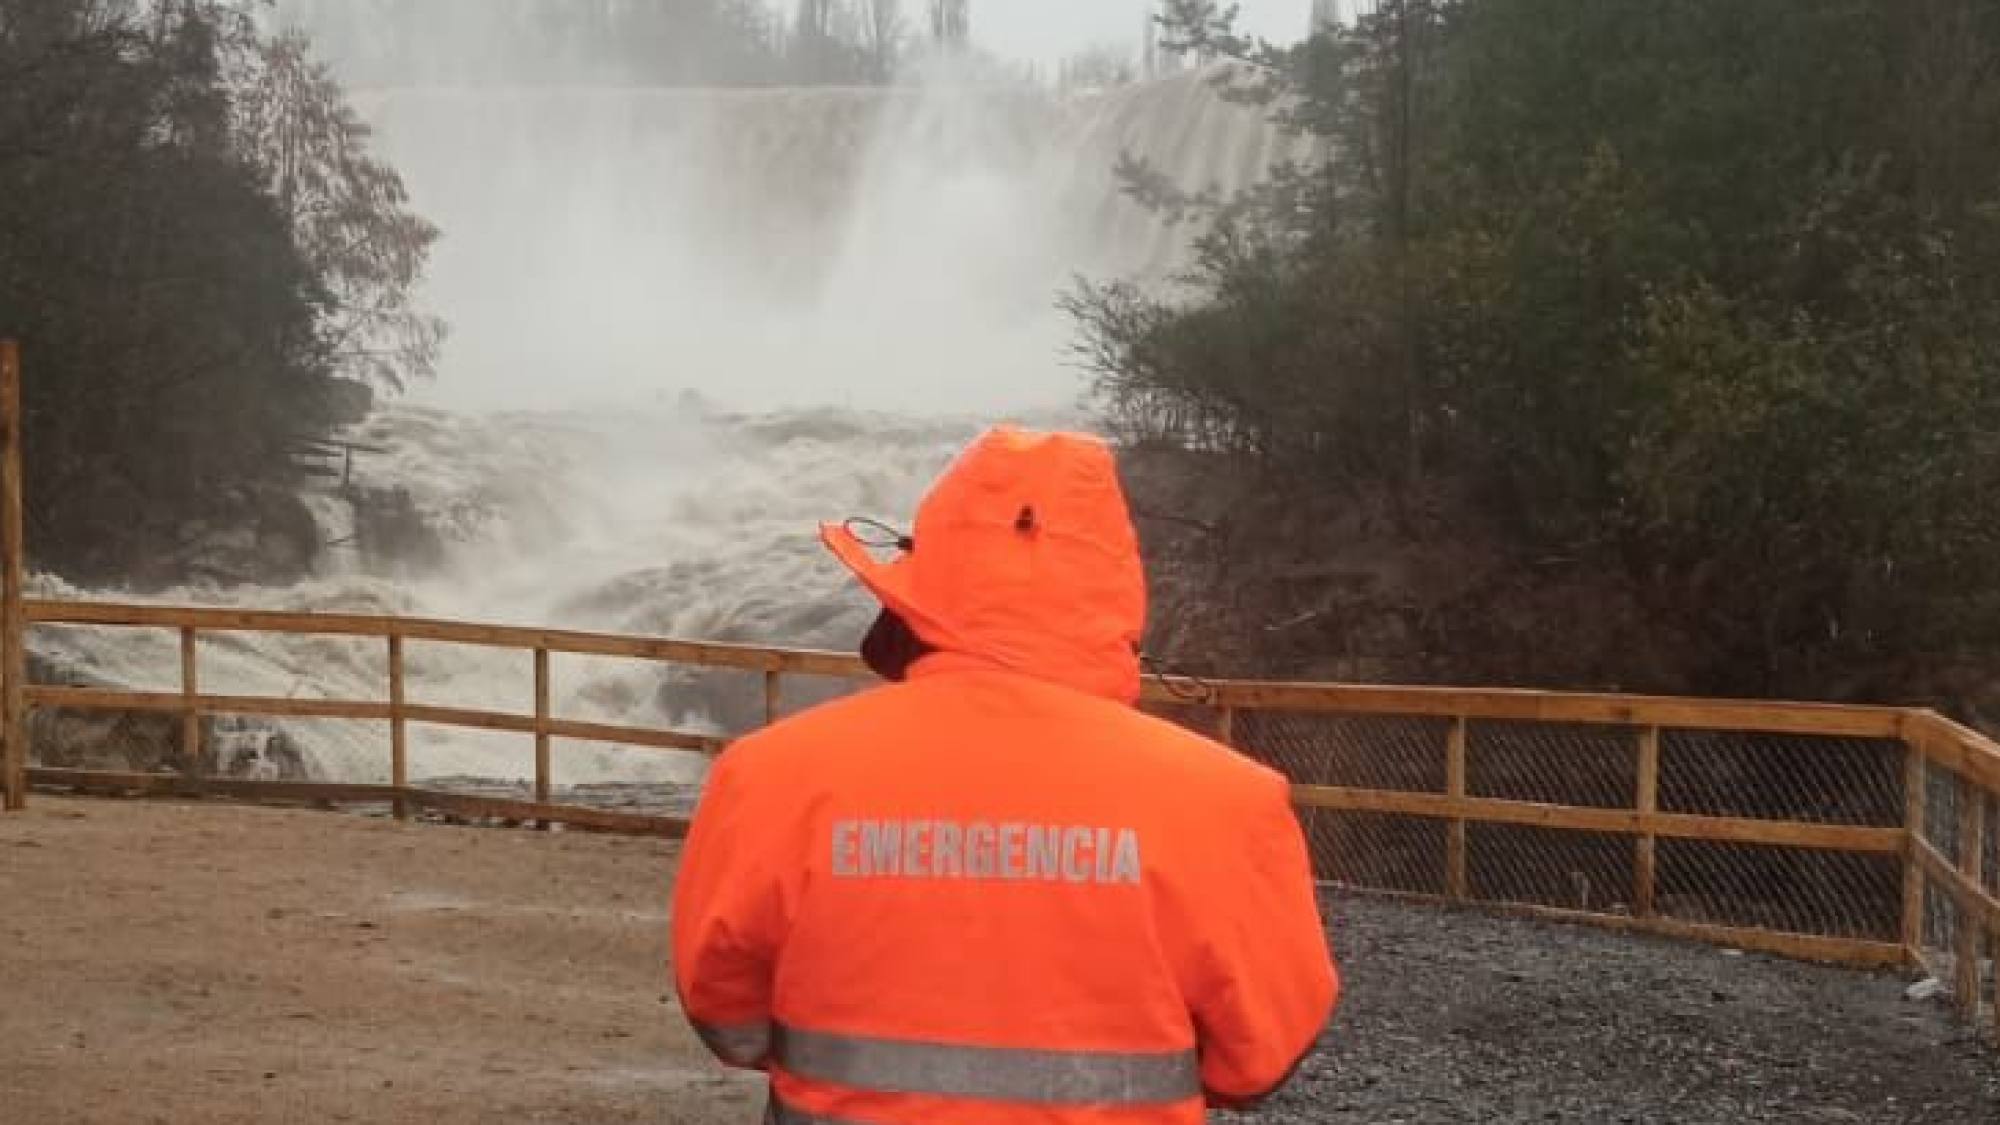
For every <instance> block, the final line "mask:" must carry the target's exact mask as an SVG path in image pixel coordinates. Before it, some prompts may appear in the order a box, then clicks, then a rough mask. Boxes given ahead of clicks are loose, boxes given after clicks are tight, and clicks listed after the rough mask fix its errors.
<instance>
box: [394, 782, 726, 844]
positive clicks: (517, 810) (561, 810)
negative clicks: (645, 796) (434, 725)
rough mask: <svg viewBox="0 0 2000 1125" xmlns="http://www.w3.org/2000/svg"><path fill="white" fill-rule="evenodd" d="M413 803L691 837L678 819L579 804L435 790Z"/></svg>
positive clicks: (416, 795)
mask: <svg viewBox="0 0 2000 1125" xmlns="http://www.w3.org/2000/svg"><path fill="white" fill-rule="evenodd" d="M409 797H410V801H411V802H412V803H413V804H415V805H416V806H417V807H419V808H426V809H432V810H435V811H437V812H443V813H450V814H453V815H456V816H463V817H481V818H491V819H495V820H512V821H519V822H522V823H526V822H529V821H534V822H539V823H552V824H566V825H570V826H572V827H576V828H588V829H592V830H595V831H599V832H615V833H619V834H621V835H628V836H662V837H666V838H669V839H680V838H682V837H684V836H686V835H687V826H688V822H687V820H686V819H685V818H682V817H674V816H653V815H649V814H645V813H629V812H616V811H613V810H610V809H588V808H582V807H580V806H576V805H553V804H543V803H539V802H535V801H511V800H507V799H506V798H503V797H484V796H476V795H473V794H470V793H441V792H438V791H436V790H432V789H412V790H410V791H409Z"/></svg>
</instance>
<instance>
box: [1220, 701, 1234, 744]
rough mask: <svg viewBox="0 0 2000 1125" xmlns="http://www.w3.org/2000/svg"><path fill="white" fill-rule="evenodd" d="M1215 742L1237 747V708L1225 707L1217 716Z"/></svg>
mask: <svg viewBox="0 0 2000 1125" xmlns="http://www.w3.org/2000/svg"><path fill="white" fill-rule="evenodd" d="M1215 740H1216V741H1217V742H1220V743H1222V744H1223V745H1224V746H1232V747H1233V746H1235V745H1236V708H1234V707H1224V708H1223V709H1222V710H1221V711H1220V712H1218V713H1217V714H1216V716H1215Z"/></svg>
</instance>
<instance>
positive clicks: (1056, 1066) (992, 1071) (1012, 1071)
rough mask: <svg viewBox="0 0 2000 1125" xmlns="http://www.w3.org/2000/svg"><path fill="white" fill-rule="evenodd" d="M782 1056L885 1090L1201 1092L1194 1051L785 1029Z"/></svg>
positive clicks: (798, 1067)
mask: <svg viewBox="0 0 2000 1125" xmlns="http://www.w3.org/2000/svg"><path fill="white" fill-rule="evenodd" d="M777 1061H778V1063H779V1065H781V1066H783V1067H784V1068H785V1069H786V1070H787V1071H790V1072H791V1073H793V1074H796V1075H798V1076H799V1077H801V1078H809V1079H817V1080H818V1081H821V1082H831V1083H833V1084H835V1085H838V1086H846V1087H849V1088H851V1089H857V1090H876V1091H881V1092H884V1093H897V1094H937V1095H941V1096H944V1097H954V1098H978V1099H981V1100H983V1101H998V1102H1026V1103H1035V1104H1051V1105H1165V1104H1168V1103H1171V1102H1178V1101H1185V1100H1187V1099H1189V1098H1195V1097H1200V1096H1201V1067H1200V1064H1199V1062H1198V1061H1197V1060H1196V1058H1195V1053H1194V1052H1193V1051H1170V1052H1166V1053H1162V1054H1119V1053H1112V1052H1101V1051H1041V1050H1026V1049H1020V1048H1013V1047H960V1046H953V1045H949V1044H944V1043H913V1042H907V1041H903V1040H895V1039H865V1038H861V1037H859V1036H852V1035H831V1034H828V1033H826V1032H819V1031H800V1030H798V1029H796V1028H789V1027H780V1028H779V1029H778V1043H777Z"/></svg>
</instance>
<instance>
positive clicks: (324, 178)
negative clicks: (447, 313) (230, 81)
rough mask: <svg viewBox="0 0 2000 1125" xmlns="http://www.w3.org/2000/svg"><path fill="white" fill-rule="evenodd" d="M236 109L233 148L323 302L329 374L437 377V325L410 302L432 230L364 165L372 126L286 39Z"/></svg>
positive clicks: (382, 172)
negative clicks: (250, 167) (253, 169)
mask: <svg viewBox="0 0 2000 1125" xmlns="http://www.w3.org/2000/svg"><path fill="white" fill-rule="evenodd" d="M234 103H235V105H236V108H237V113H236V124H235V128H236V142H237V144H238V145H239V146H240V147H241V149H242V151H243V152H244V153H245V154H246V155H247V156H248V157H249V158H250V159H251V160H252V161H253V162H255V164H256V165H257V166H258V168H259V169H260V170H261V171H262V172H263V174H264V176H265V177H266V182H267V185H268V188H269V190H270V192H271V193H272V194H273V195H274V196H275V197H276V199H277V201H278V204H279V206H280V207H281V208H282V209H283V211H284V213H285V214H286V215H288V216H289V217H290V220H291V224H292V230H293V235H294V238H295V239H296V241H297V243H298V246H299V249H300V250H301V252H303V253H304V255H305V257H306V261H307V262H308V264H309V265H310V266H311V267H312V269H313V270H314V272H315V273H316V274H317V275H318V277H319V278H320V282H321V284H322V285H323V286H325V288H326V290H327V295H326V296H327V299H326V304H325V306H324V312H323V314H322V316H321V320H320V333H321V337H322V346H323V347H325V348H326V350H327V351H328V353H329V354H331V355H332V357H333V362H334V364H335V370H336V372H337V373H338V374H341V375H344V376H346V377H348V378H352V379H356V380H359V381H362V382H366V383H370V384H374V385H378V386H382V387H386V388H389V389H394V390H401V389H402V388H403V387H404V386H405V385H406V384H407V383H409V382H410V381H411V380H413V379H426V378H429V377H431V376H433V375H434V374H435V373H436V369H437V360H438V354H439V349H440V345H441V344H442V342H443V339H444V335H445V326H444V322H443V321H442V320H440V319H439V318H437V317H435V316H430V315H427V314H424V313H422V312H419V311H417V309H416V308H415V307H414V306H413V304H412V296H413V293H414V291H415V289H416V286H417V283H418V281H419V280H420V279H421V276H422V274H423V270H424V267H425V265H426V263H427V261H428V259H429V255H430V249H431V246H432V244H433V243H435V242H436V240H437V237H438V231H437V228H436V227H434V226H432V225H431V224H430V223H429V222H427V221H425V220H424V219H423V218H422V217H420V216H418V215H416V214H414V213H412V212H411V211H410V210H409V206H408V203H409V197H408V194H407V192H406V191H405V190H404V187H403V182H402V178H401V177H400V176H398V175H397V174H396V172H395V170H394V169H392V168H390V167H388V166H387V165H385V164H383V163H382V162H381V161H379V160H377V159H375V158H374V157H373V156H372V155H371V154H370V153H369V151H368V140H369V133H370V130H369V128H368V126H367V125H366V124H365V123H363V122H362V120H361V119H360V117H359V116H358V115H357V114H356V113H355V112H354V110H353V107H351V106H350V105H349V104H348V102H347V99H346V95H345V93H344V92H343V91H342V90H341V88H340V85H339V83H337V82H335V81H334V79H333V77H332V75H331V74H330V72H329V71H328V70H327V68H326V67H325V65H324V64H321V63H319V62H317V61H315V60H314V59H313V58H312V55H311V45H310V42H309V41H308V40H307V39H306V38H305V37H304V36H303V35H302V34H299V33H297V32H288V33H284V34H281V35H279V36H277V37H276V38H274V39H272V40H270V41H269V42H268V43H266V44H264V45H263V48H262V50H261V52H260V54H259V57H258V60H257V65H256V67H255V68H254V69H253V70H252V72H251V73H250V75H249V76H248V77H247V79H246V80H245V81H244V82H243V83H242V85H241V87H240V88H239V89H238V90H236V91H235V96H234Z"/></svg>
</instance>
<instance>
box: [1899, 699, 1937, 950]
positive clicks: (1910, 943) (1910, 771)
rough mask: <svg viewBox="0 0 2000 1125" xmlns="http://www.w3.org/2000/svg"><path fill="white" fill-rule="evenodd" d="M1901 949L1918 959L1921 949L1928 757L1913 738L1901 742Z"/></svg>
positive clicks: (1922, 937) (1922, 941)
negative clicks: (1920, 861) (1921, 847)
mask: <svg viewBox="0 0 2000 1125" xmlns="http://www.w3.org/2000/svg"><path fill="white" fill-rule="evenodd" d="M1903 747H1904V751H1903V755H1904V756H1903V831H1904V833H1905V834H1907V836H1908V837H1909V839H1908V840H1907V841H1906V844H1905V847H1904V849H1903V948H1905V949H1907V950H1909V951H1910V956H1912V957H1914V958H1919V959H1921V958H1922V956H1923V952H1924V869H1923V868H1922V867H1919V866H1918V865H1917V843H1918V842H1919V841H1921V840H1922V839H1923V838H1924V808H1925V803H1926V801H1925V793H1924V783H1925V773H1926V772H1927V770H1926V767H1927V765H1928V764H1929V761H1930V759H1928V758H1926V757H1925V756H1924V751H1923V748H1922V747H1921V746H1919V745H1918V744H1917V742H1916V740H1915V739H1911V738H1908V737H1906V738H1905V739H1904V741H1903Z"/></svg>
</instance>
